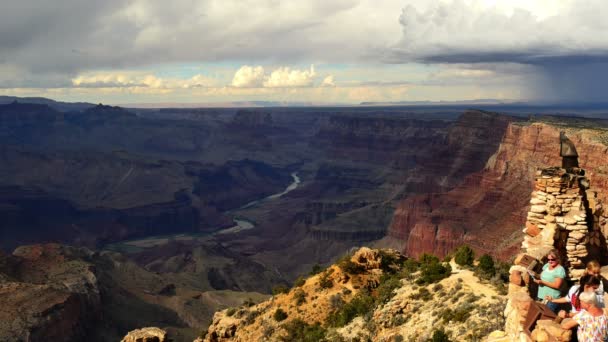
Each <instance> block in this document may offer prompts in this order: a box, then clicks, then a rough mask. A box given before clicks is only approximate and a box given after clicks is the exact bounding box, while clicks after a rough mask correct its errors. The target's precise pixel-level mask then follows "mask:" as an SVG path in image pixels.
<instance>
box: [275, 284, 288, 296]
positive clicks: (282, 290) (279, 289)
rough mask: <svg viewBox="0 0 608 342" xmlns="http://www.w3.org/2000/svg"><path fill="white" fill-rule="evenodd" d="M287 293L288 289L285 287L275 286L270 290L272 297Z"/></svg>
mask: <svg viewBox="0 0 608 342" xmlns="http://www.w3.org/2000/svg"><path fill="white" fill-rule="evenodd" d="M288 292H289V287H287V286H285V285H276V286H274V287H273V288H272V294H273V295H275V296H276V295H278V294H281V293H288Z"/></svg>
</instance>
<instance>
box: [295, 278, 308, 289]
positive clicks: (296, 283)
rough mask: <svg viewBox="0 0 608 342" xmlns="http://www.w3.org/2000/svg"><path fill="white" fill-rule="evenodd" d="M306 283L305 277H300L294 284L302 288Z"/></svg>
mask: <svg viewBox="0 0 608 342" xmlns="http://www.w3.org/2000/svg"><path fill="white" fill-rule="evenodd" d="M305 283H306V279H304V277H302V276H299V277H298V279H296V281H295V282H294V283H293V286H295V287H301V286H302V285H304V284H305Z"/></svg>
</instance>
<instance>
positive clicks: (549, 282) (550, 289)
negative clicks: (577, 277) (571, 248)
mask: <svg viewBox="0 0 608 342" xmlns="http://www.w3.org/2000/svg"><path fill="white" fill-rule="evenodd" d="M559 261H560V259H559V252H558V251H557V250H556V249H552V250H550V251H549V253H548V254H547V263H546V264H545V265H544V266H543V271H542V272H541V274H540V277H535V278H534V282H535V283H536V284H538V295H537V298H538V300H540V301H545V300H546V299H547V298H553V299H557V298H560V297H561V291H560V289H561V287H562V284H563V283H564V279H565V278H566V270H565V269H564V267H562V265H560V264H559ZM547 307H548V308H549V309H551V311H553V312H555V313H557V312H558V311H559V304H558V303H555V302H553V301H548V302H547Z"/></svg>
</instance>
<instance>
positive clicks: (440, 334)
mask: <svg viewBox="0 0 608 342" xmlns="http://www.w3.org/2000/svg"><path fill="white" fill-rule="evenodd" d="M431 341H432V342H450V338H449V337H448V334H446V333H445V331H444V330H443V329H437V330H435V331H434V332H433V337H432V338H431Z"/></svg>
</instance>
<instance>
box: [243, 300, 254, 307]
mask: <svg viewBox="0 0 608 342" xmlns="http://www.w3.org/2000/svg"><path fill="white" fill-rule="evenodd" d="M243 305H244V306H246V307H248V308H250V307H252V306H254V305H255V302H254V301H253V299H251V298H247V299H245V300H244V301H243Z"/></svg>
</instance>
